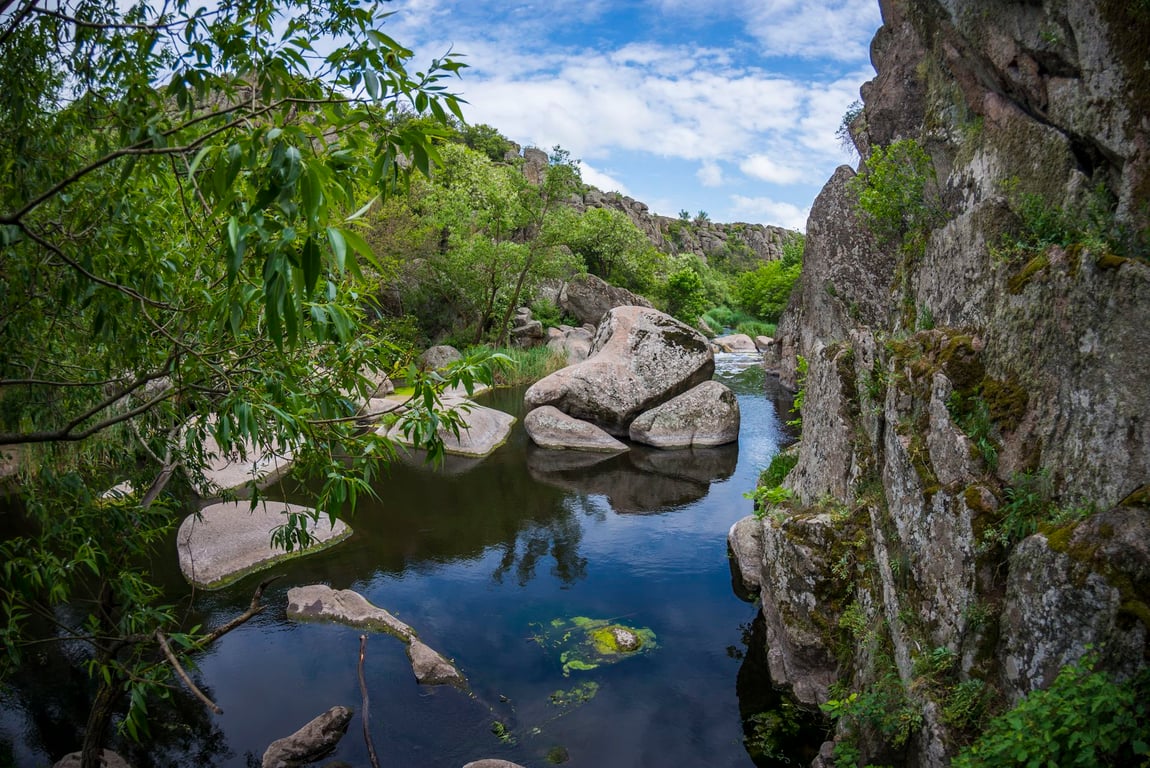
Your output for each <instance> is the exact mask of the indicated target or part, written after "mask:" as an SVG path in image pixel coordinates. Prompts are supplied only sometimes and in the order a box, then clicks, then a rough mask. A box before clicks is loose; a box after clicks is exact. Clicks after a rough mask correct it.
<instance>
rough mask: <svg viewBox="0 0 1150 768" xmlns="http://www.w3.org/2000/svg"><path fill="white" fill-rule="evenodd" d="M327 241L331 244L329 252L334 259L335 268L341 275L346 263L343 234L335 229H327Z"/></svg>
mask: <svg viewBox="0 0 1150 768" xmlns="http://www.w3.org/2000/svg"><path fill="white" fill-rule="evenodd" d="M327 240H328V243H330V244H331V252H332V255H333V256H334V257H335V268H336V269H338V270H339V271H340V273H343V271H344V267H345V264H346V263H347V241H346V240H345V239H344V236H343V233H342V232H341V231H340V230H339V229H337V228H336V227H328V228H327Z"/></svg>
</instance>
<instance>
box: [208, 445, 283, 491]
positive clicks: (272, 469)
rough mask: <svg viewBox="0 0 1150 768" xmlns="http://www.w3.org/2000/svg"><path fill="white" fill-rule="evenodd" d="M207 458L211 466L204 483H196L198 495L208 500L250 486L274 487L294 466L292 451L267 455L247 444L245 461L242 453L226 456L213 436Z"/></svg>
mask: <svg viewBox="0 0 1150 768" xmlns="http://www.w3.org/2000/svg"><path fill="white" fill-rule="evenodd" d="M204 455H205V456H206V457H207V459H208V463H207V466H205V467H204V479H203V482H202V483H200V482H198V481H197V480H193V486H194V490H195V492H196V493H198V494H199V495H200V496H202V497H204V498H209V497H212V496H219V495H220V494H221V493H226V492H228V491H235V490H238V489H240V488H244V487H246V486H249V485H259V486H263V485H267V484H268V483H273V482H275V481H276V480H278V479H279V478H281V477H283V476H284V475H285V474H287V472H288V470H290V469H291V466H292V462H293V458H292V453H291V451H289V450H284V451H281V452H279V453H266V452H263V451H261V450H260V449H259V448H258V447H256V446H254V445H252V444H251V443H245V444H244V458H240V455H239V454H238V453H235V454H229V453H225V452H224V451H223V450H222V449H221V448H220V446H219V443H217V442H216V438H215V437H213V436H212V434H211V432H208V433H207V434H206V435H205V436H204Z"/></svg>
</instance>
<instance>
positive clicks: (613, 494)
mask: <svg viewBox="0 0 1150 768" xmlns="http://www.w3.org/2000/svg"><path fill="white" fill-rule="evenodd" d="M738 461H739V449H738V446H737V445H726V446H720V447H718V448H694V449H685V450H679V451H662V450H658V449H654V448H645V447H643V446H632V448H631V450H630V451H628V452H627V453H623V454H617V455H614V456H607V457H605V456H603V455H602V454H588V453H584V452H580V451H551V450H546V449H542V448H536V447H535V446H528V449H527V470H528V472H529V473H530V474H531V477H532V478H534V479H535V480H538V481H539V482H541V483H546V484H548V485H551V486H554V487H556V488H561V489H563V490H566V491H571V492H574V493H578V494H582V495H587V494H599V495H603V496H606V497H607V502H608V503H609V504H610V505H611V509H613V510H615V512H617V513H619V514H651V513H657V512H666V511H669V510H672V509H677V508H683V507H685V506H686V505H688V504H690V503H692V502H695V501H698V500H699V499H702V498H704V497H705V496H706V495H707V493H708V492H709V491H710V487H711V483H712V482H715V481H716V480H723V479H726V478H728V477H730V476H731V475H732V474H733V473H734V471H735V467H736V466H737V464H738Z"/></svg>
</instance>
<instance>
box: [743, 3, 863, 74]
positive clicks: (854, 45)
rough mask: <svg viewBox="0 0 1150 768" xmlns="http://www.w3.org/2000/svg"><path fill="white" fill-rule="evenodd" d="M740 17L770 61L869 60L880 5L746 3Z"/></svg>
mask: <svg viewBox="0 0 1150 768" xmlns="http://www.w3.org/2000/svg"><path fill="white" fill-rule="evenodd" d="M740 15H741V16H742V17H743V19H744V20H745V22H746V25H747V31H748V32H749V33H750V34H751V35H754V36H755V38H757V39H758V41H759V42H760V43H761V44H762V45H763V48H764V50H763V55H765V56H796V57H799V58H808V59H814V58H827V59H833V60H836V61H860V62H861V61H866V60H867V57H868V55H869V44H870V38H871V33H872V32H873V31H874V29H875V28H876V27H878V25H879V22H880V17H879V4H878V3H877V2H874V0H822V1H821V2H809V1H808V0H746V2H744V3H743V8H742V10H741V12H740Z"/></svg>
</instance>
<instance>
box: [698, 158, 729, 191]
mask: <svg viewBox="0 0 1150 768" xmlns="http://www.w3.org/2000/svg"><path fill="white" fill-rule="evenodd" d="M695 178H697V179H698V180H699V183H700V184H702V185H703V186H704V187H721V186H723V169H722V168H720V167H719V164H718V163H711V162H706V163H703V164H702V165H701V166H699V170H698V171H696V173H695Z"/></svg>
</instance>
